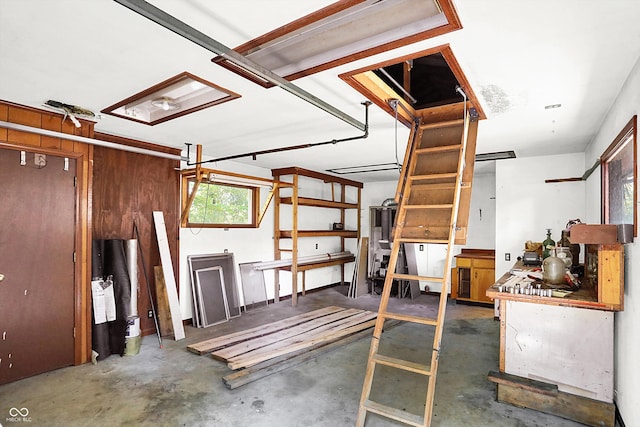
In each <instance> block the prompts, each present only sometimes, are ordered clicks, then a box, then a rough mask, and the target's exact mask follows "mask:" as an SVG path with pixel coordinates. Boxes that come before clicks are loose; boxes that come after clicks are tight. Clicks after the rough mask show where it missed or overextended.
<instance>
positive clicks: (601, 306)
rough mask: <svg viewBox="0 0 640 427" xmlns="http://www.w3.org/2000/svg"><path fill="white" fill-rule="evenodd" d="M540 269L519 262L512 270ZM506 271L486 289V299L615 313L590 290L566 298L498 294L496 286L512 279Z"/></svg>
mask: <svg viewBox="0 0 640 427" xmlns="http://www.w3.org/2000/svg"><path fill="white" fill-rule="evenodd" d="M536 269H537V270H539V269H540V267H532V266H525V265H523V264H522V262H521V261H518V262H516V263H515V264H514V266H513V269H512V270H523V271H527V270H529V271H534V270H536ZM512 270H510V271H507V272H506V273H505V274H504V275H502V277H501V278H500V279H498V281H497V282H496V283H495V284H494V285H493V286H491V287H490V288H489V289H487V297H489V298H491V299H499V300H505V301H521V302H529V303H534V304H547V305H556V306H561V307H576V308H589V309H594V310H605V311H617V309H616V307H614V306H613V305H611V304H605V303H600V302H598V294H597V292H596V291H595V290H594V289H592V288H580V289H579V290H578V291H575V292H573V293H571V294H570V295H568V296H566V297H541V296H538V295H525V294H512V293H509V292H498V286H499V285H501V284H503V283H505V282H506V281H507V280H509V278H511V277H512V274H511V271H512ZM543 288H544V285H543Z"/></svg>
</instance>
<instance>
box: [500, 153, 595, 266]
mask: <svg viewBox="0 0 640 427" xmlns="http://www.w3.org/2000/svg"><path fill="white" fill-rule="evenodd" d="M516 154H517V152H516ZM584 170H585V162H584V154H582V153H579V154H564V155H558V156H540V157H525V158H516V159H509V160H502V161H499V162H496V276H497V277H500V276H502V274H504V272H506V271H508V270H509V269H510V268H511V267H512V266H513V263H514V261H515V258H516V257H517V256H521V255H522V253H523V251H524V245H525V242H526V241H527V240H531V241H534V242H542V241H543V240H544V239H545V238H546V229H547V228H550V229H551V233H552V235H551V237H552V238H553V240H556V241H557V240H559V239H560V233H561V231H562V230H563V229H564V228H565V226H566V224H567V222H568V221H569V220H571V219H575V218H580V219H583V218H585V183H584V182H583V181H576V182H562V183H549V184H546V183H545V182H544V181H545V179H556V178H571V177H579V176H582V174H583V173H584ZM505 253H510V254H511V261H505V260H504V254H505Z"/></svg>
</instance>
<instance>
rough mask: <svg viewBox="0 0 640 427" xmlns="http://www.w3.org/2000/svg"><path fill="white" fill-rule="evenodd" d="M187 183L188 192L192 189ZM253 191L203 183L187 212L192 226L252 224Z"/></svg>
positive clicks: (191, 185)
mask: <svg viewBox="0 0 640 427" xmlns="http://www.w3.org/2000/svg"><path fill="white" fill-rule="evenodd" d="M193 185H194V183H193V181H189V192H191V191H192V189H193ZM253 191H254V190H253V189H251V188H246V187H236V186H231V185H224V184H210V183H206V182H203V183H201V184H200V185H199V186H198V191H197V192H196V196H195V198H194V200H193V204H192V205H191V209H190V210H189V223H192V224H229V225H233V224H252V222H253V217H252V211H253V203H252V201H253Z"/></svg>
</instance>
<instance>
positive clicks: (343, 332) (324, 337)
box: [229, 320, 376, 369]
mask: <svg viewBox="0 0 640 427" xmlns="http://www.w3.org/2000/svg"><path fill="white" fill-rule="evenodd" d="M375 323H376V321H375V320H370V321H368V322H365V323H360V324H358V325H355V326H351V327H349V328H346V329H340V330H338V331H329V332H327V333H325V334H321V335H318V336H315V337H313V339H310V340H306V341H303V342H299V343H296V344H293V345H290V346H287V347H283V348H280V349H279V350H275V351H273V352H271V353H269V354H262V355H259V356H256V357H252V358H247V359H245V360H243V361H242V363H239V362H238V363H230V364H229V367H230V368H231V369H239V368H242V367H247V366H252V365H255V364H257V363H260V362H263V361H265V360H268V359H271V358H273V357H278V356H282V355H283V354H287V353H291V352H294V351H298V350H301V349H308V348H311V347H313V346H314V345H316V344H319V343H322V342H325V343H326V342H330V341H331V340H333V339H336V338H342V337H346V336H349V335H351V334H354V333H356V332H360V331H362V330H365V329H368V328H372V327H373V326H374V325H375Z"/></svg>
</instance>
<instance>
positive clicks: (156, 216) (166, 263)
mask: <svg viewBox="0 0 640 427" xmlns="http://www.w3.org/2000/svg"><path fill="white" fill-rule="evenodd" d="M153 221H154V223H155V225H156V236H157V237H158V247H159V249H160V259H161V261H162V272H163V273H164V281H165V285H166V289H167V298H168V300H169V311H170V313H171V324H172V325H173V336H174V338H175V340H176V341H179V340H181V339H184V337H185V335H184V326H183V325H182V315H181V314H180V302H179V301H178V288H177V285H176V278H175V275H174V274H173V263H172V262H171V253H170V252H169V242H168V240H167V229H166V228H165V224H164V215H162V212H161V211H154V212H153Z"/></svg>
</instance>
